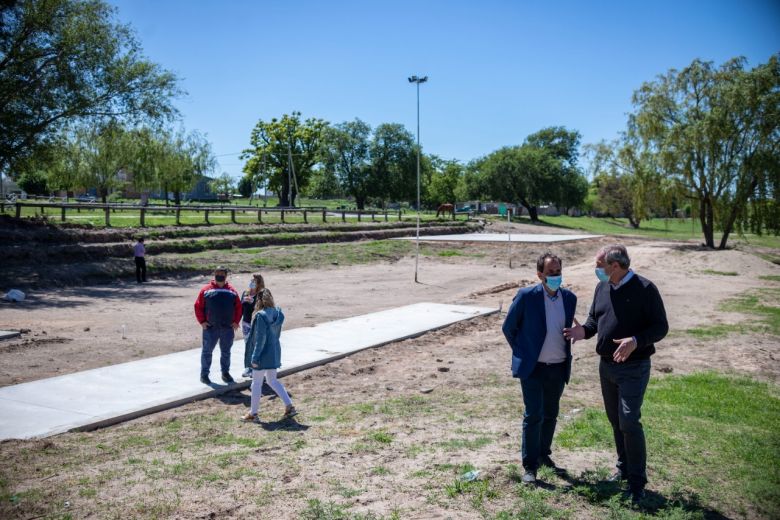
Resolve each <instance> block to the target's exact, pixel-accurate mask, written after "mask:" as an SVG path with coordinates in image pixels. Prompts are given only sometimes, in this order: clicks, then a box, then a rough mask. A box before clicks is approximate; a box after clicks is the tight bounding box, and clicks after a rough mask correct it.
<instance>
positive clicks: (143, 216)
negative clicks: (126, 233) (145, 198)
mask: <svg viewBox="0 0 780 520" xmlns="http://www.w3.org/2000/svg"><path fill="white" fill-rule="evenodd" d="M141 227H146V208H141Z"/></svg>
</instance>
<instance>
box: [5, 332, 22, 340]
mask: <svg viewBox="0 0 780 520" xmlns="http://www.w3.org/2000/svg"><path fill="white" fill-rule="evenodd" d="M21 335H22V333H21V332H19V331H18V330H0V340H4V339H11V338H16V337H18V336H21Z"/></svg>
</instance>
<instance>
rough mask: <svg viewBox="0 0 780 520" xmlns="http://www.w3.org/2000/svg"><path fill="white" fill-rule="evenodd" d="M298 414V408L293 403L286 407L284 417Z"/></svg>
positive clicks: (287, 417)
mask: <svg viewBox="0 0 780 520" xmlns="http://www.w3.org/2000/svg"><path fill="white" fill-rule="evenodd" d="M296 415H298V410H296V409H295V407H294V406H293V405H290V406H288V407H287V408H285V409H284V417H282V418H283V419H289V418H291V417H295V416H296Z"/></svg>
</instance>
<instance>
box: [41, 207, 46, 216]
mask: <svg viewBox="0 0 780 520" xmlns="http://www.w3.org/2000/svg"><path fill="white" fill-rule="evenodd" d="M45 214H46V206H44V205H41V215H45Z"/></svg>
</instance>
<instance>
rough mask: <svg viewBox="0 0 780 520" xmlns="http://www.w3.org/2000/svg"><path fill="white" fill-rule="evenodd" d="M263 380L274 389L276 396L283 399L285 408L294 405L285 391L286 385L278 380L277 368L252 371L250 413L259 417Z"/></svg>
mask: <svg viewBox="0 0 780 520" xmlns="http://www.w3.org/2000/svg"><path fill="white" fill-rule="evenodd" d="M263 379H265V380H266V381H267V382H268V386H270V387H271V388H273V390H274V392H276V395H278V396H279V397H281V398H282V402H283V403H284V405H285V406H290V405H291V404H292V401H291V400H290V396H289V395H287V390H285V389H284V385H282V383H281V381H279V380H278V379H276V369H275V368H268V369H266V370H252V404H251V407H250V409H249V413H251V414H252V415H257V410H258V408H260V394H261V393H262V391H263Z"/></svg>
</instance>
